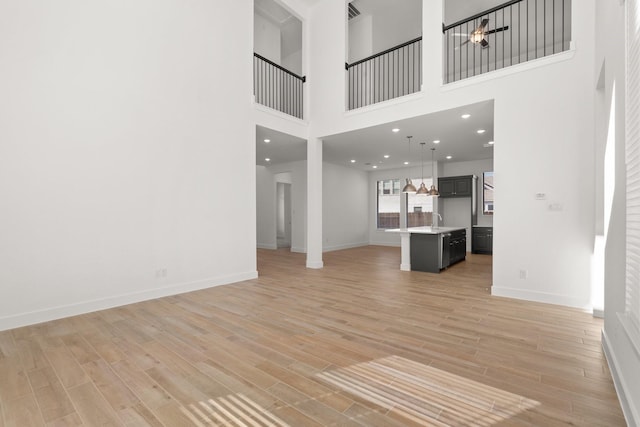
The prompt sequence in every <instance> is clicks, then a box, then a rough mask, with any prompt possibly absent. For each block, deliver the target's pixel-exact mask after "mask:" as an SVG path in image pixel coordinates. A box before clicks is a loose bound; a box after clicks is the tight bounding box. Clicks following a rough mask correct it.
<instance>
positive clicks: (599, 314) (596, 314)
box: [592, 308, 604, 319]
mask: <svg viewBox="0 0 640 427" xmlns="http://www.w3.org/2000/svg"><path fill="white" fill-rule="evenodd" d="M592 313H593V317H597V318H599V319H604V310H603V309H601V308H594V309H592Z"/></svg>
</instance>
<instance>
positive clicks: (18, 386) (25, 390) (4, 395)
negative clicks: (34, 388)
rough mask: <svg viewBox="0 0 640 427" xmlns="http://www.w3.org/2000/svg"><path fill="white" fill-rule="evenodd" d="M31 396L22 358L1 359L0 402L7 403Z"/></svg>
mask: <svg viewBox="0 0 640 427" xmlns="http://www.w3.org/2000/svg"><path fill="white" fill-rule="evenodd" d="M31 394H32V393H31V387H30V386H29V380H28V378H27V374H26V372H25V370H24V368H23V366H22V363H21V360H20V356H17V355H15V356H6V357H3V358H0V402H5V403H7V402H9V401H11V400H14V399H17V398H19V397H24V396H27V395H31Z"/></svg>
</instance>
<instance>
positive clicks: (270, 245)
mask: <svg viewBox="0 0 640 427" xmlns="http://www.w3.org/2000/svg"><path fill="white" fill-rule="evenodd" d="M256 247H257V248H258V249H278V245H275V244H273V243H258V244H257V245H256Z"/></svg>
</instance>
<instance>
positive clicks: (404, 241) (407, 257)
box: [400, 232, 411, 271]
mask: <svg viewBox="0 0 640 427" xmlns="http://www.w3.org/2000/svg"><path fill="white" fill-rule="evenodd" d="M400 270H402V271H411V233H405V232H403V233H400Z"/></svg>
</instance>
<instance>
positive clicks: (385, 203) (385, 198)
mask: <svg viewBox="0 0 640 427" xmlns="http://www.w3.org/2000/svg"><path fill="white" fill-rule="evenodd" d="M400 188H401V187H400V180H399V179H386V180H383V181H378V212H377V221H378V228H382V229H386V228H400Z"/></svg>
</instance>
